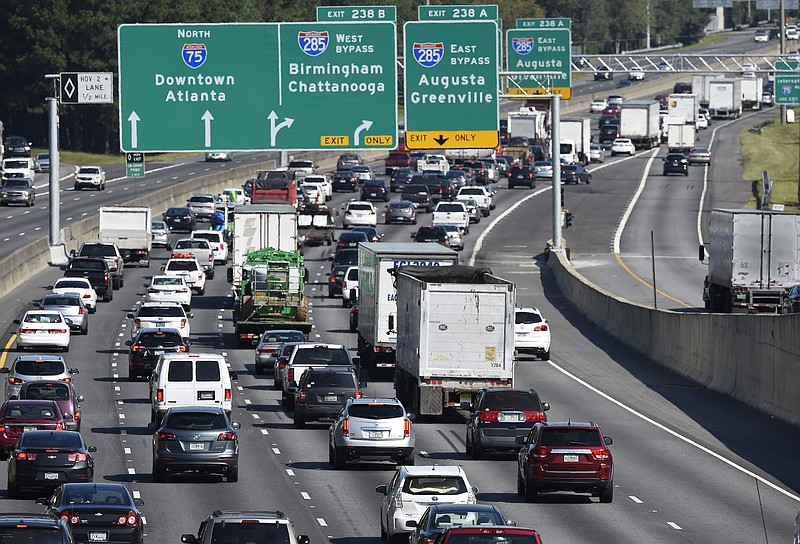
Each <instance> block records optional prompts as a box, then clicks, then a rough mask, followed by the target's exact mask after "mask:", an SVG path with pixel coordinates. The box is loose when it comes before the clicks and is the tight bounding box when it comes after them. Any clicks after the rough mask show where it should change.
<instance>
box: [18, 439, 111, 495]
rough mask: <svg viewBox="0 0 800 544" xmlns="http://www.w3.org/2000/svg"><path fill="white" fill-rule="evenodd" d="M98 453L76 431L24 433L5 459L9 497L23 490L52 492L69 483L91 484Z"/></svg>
mask: <svg viewBox="0 0 800 544" xmlns="http://www.w3.org/2000/svg"><path fill="white" fill-rule="evenodd" d="M95 451H97V448H95V447H94V446H87V445H86V442H84V440H83V437H82V436H81V434H80V433H79V432H77V431H26V432H25V433H23V434H22V437H21V438H20V439H19V441H17V444H16V446H15V447H14V449H13V450H11V455H10V456H9V458H8V496H9V497H10V498H17V497H19V495H20V490H21V489H22V488H25V487H34V488H39V489H53V488H56V487H58V486H59V485H61V484H63V483H68V482H79V483H80V482H92V481H94V459H92V456H91V455H90V454H91V453H93V452H95Z"/></svg>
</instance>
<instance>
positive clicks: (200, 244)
mask: <svg viewBox="0 0 800 544" xmlns="http://www.w3.org/2000/svg"><path fill="white" fill-rule="evenodd" d="M175 249H208V240H205V239H200V238H194V239H192V240H179V241H178V242H176V243H175Z"/></svg>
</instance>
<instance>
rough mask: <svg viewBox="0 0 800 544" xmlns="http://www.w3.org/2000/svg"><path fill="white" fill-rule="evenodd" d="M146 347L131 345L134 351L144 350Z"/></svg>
mask: <svg viewBox="0 0 800 544" xmlns="http://www.w3.org/2000/svg"><path fill="white" fill-rule="evenodd" d="M144 349H145V347H144V346H131V351H132V352H137V351H142V350H144Z"/></svg>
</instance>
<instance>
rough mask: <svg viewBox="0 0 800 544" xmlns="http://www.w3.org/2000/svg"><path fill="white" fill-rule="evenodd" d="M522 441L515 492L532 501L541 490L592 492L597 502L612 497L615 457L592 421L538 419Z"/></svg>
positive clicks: (609, 443) (518, 440)
mask: <svg viewBox="0 0 800 544" xmlns="http://www.w3.org/2000/svg"><path fill="white" fill-rule="evenodd" d="M517 442H518V443H520V444H522V449H521V450H519V457H518V459H517V494H518V495H520V496H524V497H525V500H526V501H527V502H535V501H536V499H537V497H538V495H539V493H540V492H544V491H574V492H576V493H591V494H592V495H593V496H595V497H599V498H600V502H611V501H612V499H613V498H614V460H613V458H612V457H611V450H609V449H608V446H610V445H611V444H612V440H611V437H609V436H605V437H604V436H603V432H602V431H601V430H600V427H599V426H598V425H596V424H594V423H575V422H568V423H549V422H538V423H536V424H535V425H534V426H533V429H531V432H530V433H529V434H528V436H527V437H522V436H520V437H517Z"/></svg>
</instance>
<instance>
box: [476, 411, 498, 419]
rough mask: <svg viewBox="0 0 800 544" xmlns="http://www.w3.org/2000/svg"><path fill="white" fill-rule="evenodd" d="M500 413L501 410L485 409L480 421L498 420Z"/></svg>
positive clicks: (479, 417)
mask: <svg viewBox="0 0 800 544" xmlns="http://www.w3.org/2000/svg"><path fill="white" fill-rule="evenodd" d="M499 413H500V411H499V410H484V411H483V412H481V413H480V415H479V416H478V419H479V420H480V421H497V415H498V414H499Z"/></svg>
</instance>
